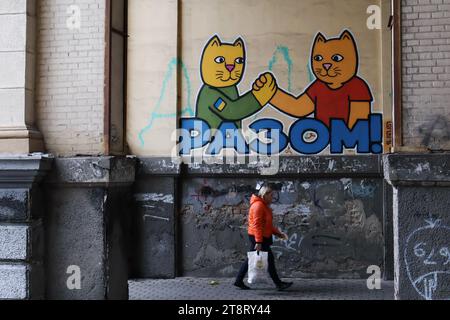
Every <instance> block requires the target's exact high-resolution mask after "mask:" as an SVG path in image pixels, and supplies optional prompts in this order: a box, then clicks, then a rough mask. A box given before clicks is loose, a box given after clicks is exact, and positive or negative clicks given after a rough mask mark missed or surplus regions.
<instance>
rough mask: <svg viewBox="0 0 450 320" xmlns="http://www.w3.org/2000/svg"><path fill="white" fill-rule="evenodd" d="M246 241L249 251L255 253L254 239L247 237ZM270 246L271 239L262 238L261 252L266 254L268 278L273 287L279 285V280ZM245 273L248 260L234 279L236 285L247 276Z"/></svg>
mask: <svg viewBox="0 0 450 320" xmlns="http://www.w3.org/2000/svg"><path fill="white" fill-rule="evenodd" d="M248 239H249V240H250V249H249V251H255V245H256V240H255V237H254V236H250V235H249V236H248ZM272 244H273V242H272V238H264V240H263V243H262V250H261V251H264V252H267V253H268V262H269V274H270V277H271V278H272V280H273V282H274V283H275V285H279V284H280V283H281V280H280V278H279V277H278V273H277V269H276V268H275V258H274V256H273V253H272V249H270V246H271V245H272ZM247 271H248V258H247V259H245V262H244V263H243V264H242V266H241V269H240V270H239V273H238V275H237V277H236V282H238V283H240V282H243V281H244V278H245V275H246V274H247Z"/></svg>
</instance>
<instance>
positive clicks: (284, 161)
mask: <svg viewBox="0 0 450 320" xmlns="http://www.w3.org/2000/svg"><path fill="white" fill-rule="evenodd" d="M277 161H278V162H277ZM248 162H249V161H248V160H247V161H245V162H244V163H246V164H210V165H208V164H201V165H189V166H187V168H186V173H187V174H188V175H202V176H203V175H206V176H211V175H212V176H216V175H219V176H227V175H228V176H240V177H241V176H250V177H252V176H261V174H262V172H263V171H267V170H268V169H269V168H270V167H272V168H273V169H274V171H272V170H270V172H273V173H274V174H273V175H267V176H268V177H270V176H273V177H279V176H289V177H293V176H296V175H298V176H302V177H306V176H308V177H333V176H365V177H367V176H374V177H381V176H382V165H381V156H373V155H370V156H314V157H310V156H302V157H280V158H278V160H277V159H276V158H274V160H273V161H272V163H270V162H264V161H254V162H250V163H248Z"/></svg>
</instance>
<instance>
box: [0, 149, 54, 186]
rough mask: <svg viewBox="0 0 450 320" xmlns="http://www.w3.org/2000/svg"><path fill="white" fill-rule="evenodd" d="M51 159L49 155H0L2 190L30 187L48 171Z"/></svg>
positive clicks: (0, 183)
mask: <svg viewBox="0 0 450 320" xmlns="http://www.w3.org/2000/svg"><path fill="white" fill-rule="evenodd" d="M52 162H53V158H52V157H51V156H49V155H44V154H37V155H30V156H22V155H0V185H1V187H2V188H14V187H17V186H22V187H31V185H32V184H33V183H35V182H40V181H41V180H42V178H43V177H44V176H45V175H46V174H47V172H48V171H50V169H51V166H52Z"/></svg>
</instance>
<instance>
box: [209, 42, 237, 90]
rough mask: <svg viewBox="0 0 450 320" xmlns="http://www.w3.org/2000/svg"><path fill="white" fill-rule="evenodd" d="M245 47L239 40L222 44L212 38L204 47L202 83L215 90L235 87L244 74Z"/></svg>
mask: <svg viewBox="0 0 450 320" xmlns="http://www.w3.org/2000/svg"><path fill="white" fill-rule="evenodd" d="M244 69H245V46H244V41H243V40H242V39H241V38H239V39H237V40H236V41H235V43H234V44H225V43H222V42H221V41H220V39H219V37H217V36H214V37H213V38H212V39H211V40H210V41H209V42H208V44H207V45H206V47H205V49H204V51H203V56H202V61H201V74H202V79H203V82H204V83H205V84H207V85H210V86H212V87H216V88H224V87H230V86H235V85H237V84H238V83H239V82H240V81H241V79H242V75H243V74H244Z"/></svg>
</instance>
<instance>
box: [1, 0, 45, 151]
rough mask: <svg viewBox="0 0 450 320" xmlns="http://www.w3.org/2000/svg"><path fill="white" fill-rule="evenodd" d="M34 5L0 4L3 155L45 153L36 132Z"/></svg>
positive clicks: (10, 0) (18, 0)
mask: <svg viewBox="0 0 450 320" xmlns="http://www.w3.org/2000/svg"><path fill="white" fill-rule="evenodd" d="M35 6H36V4H35V1H27V0H4V1H1V3H0V30H2V32H1V33H0V101H1V108H0V151H1V152H7V153H15V154H23V153H30V152H36V151H43V148H44V146H43V142H42V135H41V134H40V133H39V132H38V130H37V129H36V128H35V126H34V124H35V119H34V118H35V117H34V91H35V86H34V73H35V71H34V69H35V43H36V41H35V30H36V26H35V24H36V14H35Z"/></svg>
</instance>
